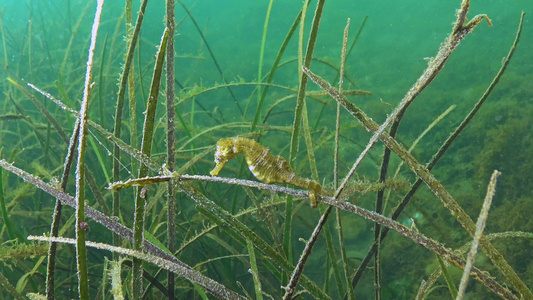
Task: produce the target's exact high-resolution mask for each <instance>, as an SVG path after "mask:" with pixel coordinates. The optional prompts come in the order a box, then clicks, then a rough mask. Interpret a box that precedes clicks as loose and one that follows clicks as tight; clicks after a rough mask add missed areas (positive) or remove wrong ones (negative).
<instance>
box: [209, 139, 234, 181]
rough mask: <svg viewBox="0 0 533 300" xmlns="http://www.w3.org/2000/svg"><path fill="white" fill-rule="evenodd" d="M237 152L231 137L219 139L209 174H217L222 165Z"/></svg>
mask: <svg viewBox="0 0 533 300" xmlns="http://www.w3.org/2000/svg"><path fill="white" fill-rule="evenodd" d="M237 154H239V151H238V149H237V147H236V145H235V141H234V139H233V138H229V139H220V140H219V141H218V142H217V150H216V151H215V163H216V165H215V167H214V168H213V170H211V172H209V174H211V175H212V176H216V175H218V173H219V172H220V170H221V169H222V168H223V167H224V165H225V164H226V163H227V162H228V161H229V160H230V159H232V158H234V157H235V156H237Z"/></svg>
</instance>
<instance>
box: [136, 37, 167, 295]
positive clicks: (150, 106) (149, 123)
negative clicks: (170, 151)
mask: <svg viewBox="0 0 533 300" xmlns="http://www.w3.org/2000/svg"><path fill="white" fill-rule="evenodd" d="M167 38H168V28H165V31H164V33H163V36H162V37H161V44H160V45H159V51H158V52H157V56H156V62H155V66H154V75H153V77H152V84H151V86H150V95H149V96H148V101H147V103H146V112H145V116H146V117H145V119H144V126H143V138H142V144H141V152H142V153H143V154H144V155H146V157H150V155H151V152H152V138H153V135H154V127H155V113H156V109H157V100H158V96H159V88H160V84H161V74H162V72H163V63H164V61H165V51H166V47H167ZM146 175H148V166H146V165H144V164H141V165H140V167H139V177H144V176H146ZM145 204H146V193H145V192H143V191H142V190H141V188H138V190H137V192H136V196H135V216H134V225H133V249H134V250H138V251H141V250H142V245H143V240H144V210H145ZM142 274H143V267H142V260H141V259H139V258H133V263H132V276H131V279H132V289H133V293H132V298H133V299H141V298H142V294H143V275H142Z"/></svg>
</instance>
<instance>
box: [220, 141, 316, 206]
mask: <svg viewBox="0 0 533 300" xmlns="http://www.w3.org/2000/svg"><path fill="white" fill-rule="evenodd" d="M239 153H242V154H243V155H244V159H245V160H246V163H247V164H248V168H249V169H250V171H251V172H252V174H254V176H255V177H256V178H257V179H259V180H261V181H262V182H265V183H288V184H292V185H294V186H299V187H302V188H307V189H309V200H311V207H313V208H314V207H316V206H317V197H318V195H319V194H320V193H321V191H322V187H321V186H320V184H319V183H318V182H316V181H314V180H311V179H307V178H302V177H300V176H298V175H296V173H294V170H293V169H292V168H291V166H290V164H289V163H288V162H287V161H286V160H285V159H284V158H283V157H281V156H279V155H278V156H274V155H273V154H272V153H271V152H270V150H269V149H268V148H267V147H263V146H261V145H260V144H259V143H257V142H256V141H254V140H251V139H247V138H243V137H240V136H237V137H231V138H227V139H220V140H219V141H218V142H217V150H216V152H215V163H216V165H215V167H214V168H213V170H211V172H210V174H211V175H213V176H216V175H218V173H219V172H220V170H221V169H222V168H223V167H224V165H225V164H226V163H227V162H228V161H229V160H230V159H232V158H234V157H236V156H237V155H238V154H239Z"/></svg>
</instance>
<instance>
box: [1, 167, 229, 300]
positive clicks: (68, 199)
mask: <svg viewBox="0 0 533 300" xmlns="http://www.w3.org/2000/svg"><path fill="white" fill-rule="evenodd" d="M0 167H2V168H4V169H5V170H7V171H9V172H11V173H13V174H15V175H17V176H18V177H20V178H22V179H23V180H25V181H27V182H29V183H31V184H33V185H34V186H35V187H37V188H39V189H41V190H43V191H44V192H46V193H48V194H50V195H51V196H53V197H55V198H57V199H59V200H60V201H61V203H62V204H63V205H68V206H70V207H73V208H76V202H75V201H74V197H72V196H70V195H68V194H66V193H65V192H63V191H61V190H60V189H58V188H56V187H54V186H51V185H50V184H48V183H45V182H44V181H42V180H41V179H39V178H38V177H36V176H33V175H31V174H29V173H27V172H25V171H23V170H21V169H19V168H17V167H15V166H13V165H12V164H10V163H8V162H6V161H5V160H4V159H0ZM85 215H86V216H87V217H89V218H91V219H93V220H94V221H96V222H98V223H100V224H102V225H103V226H105V227H106V228H107V229H109V230H110V231H112V232H114V233H117V234H118V235H120V236H121V237H122V238H125V239H127V240H130V241H133V231H132V230H131V229H129V228H127V227H125V226H124V225H122V224H120V223H119V222H118V221H117V220H116V219H115V218H113V217H109V216H106V215H104V214H103V213H101V212H99V211H97V210H95V209H93V208H91V207H86V208H85ZM143 250H145V251H146V252H147V253H150V254H151V255H153V256H155V257H159V258H161V259H164V260H167V261H171V262H172V263H174V264H176V265H177V266H180V267H181V268H184V269H186V270H188V272H187V273H188V274H191V275H194V276H200V278H205V277H204V276H203V275H201V274H200V273H198V272H197V271H195V270H193V269H192V268H191V267H190V266H188V265H187V264H185V263H183V262H181V261H180V260H178V259H177V258H175V257H174V256H172V255H170V254H168V253H167V252H165V251H163V250H162V249H161V248H159V247H158V246H156V245H155V244H153V243H152V242H150V241H147V240H144V243H143ZM184 277H185V278H187V279H189V280H191V281H192V279H190V278H189V277H188V276H184ZM206 280H210V281H212V280H211V279H209V278H206ZM213 286H214V287H215V288H216V290H219V291H223V293H224V294H228V293H229V294H230V295H236V294H235V293H234V292H231V291H230V290H228V289H226V288H225V287H224V286H223V285H221V284H220V283H216V284H214V285H213ZM204 288H206V290H208V289H209V286H206V287H204ZM215 295H216V293H215ZM229 299H231V298H229Z"/></svg>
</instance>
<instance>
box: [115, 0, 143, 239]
mask: <svg viewBox="0 0 533 300" xmlns="http://www.w3.org/2000/svg"><path fill="white" fill-rule="evenodd" d="M147 5H148V0H143V2H142V3H141V7H140V8H139V14H138V17H137V22H136V23H135V29H134V30H133V36H132V37H131V41H130V44H129V47H128V52H127V53H126V59H125V62H124V69H123V71H122V74H121V76H120V85H119V89H118V93H117V107H116V111H115V124H114V126H113V134H114V136H115V137H116V138H118V139H120V134H121V131H122V113H123V107H124V98H125V95H126V87H127V85H128V78H129V76H128V75H129V72H130V68H131V65H132V62H133V56H134V54H135V46H136V45H137V39H138V38H139V34H140V32H141V27H142V24H143V20H144V12H145V11H146V6H147ZM113 158H114V159H113V181H118V180H120V176H119V174H120V168H121V166H120V147H119V146H118V145H117V144H115V147H113ZM119 212H120V194H119V193H113V215H114V216H117V217H118V215H119ZM113 238H116V239H118V237H117V236H113ZM118 242H119V241H114V242H113V243H115V244H118Z"/></svg>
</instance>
